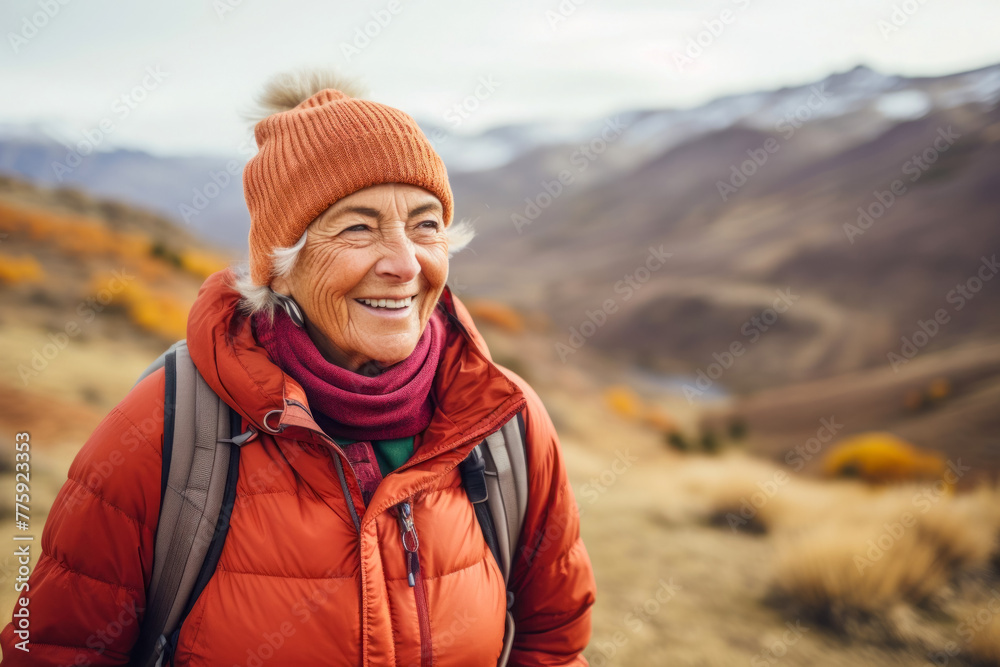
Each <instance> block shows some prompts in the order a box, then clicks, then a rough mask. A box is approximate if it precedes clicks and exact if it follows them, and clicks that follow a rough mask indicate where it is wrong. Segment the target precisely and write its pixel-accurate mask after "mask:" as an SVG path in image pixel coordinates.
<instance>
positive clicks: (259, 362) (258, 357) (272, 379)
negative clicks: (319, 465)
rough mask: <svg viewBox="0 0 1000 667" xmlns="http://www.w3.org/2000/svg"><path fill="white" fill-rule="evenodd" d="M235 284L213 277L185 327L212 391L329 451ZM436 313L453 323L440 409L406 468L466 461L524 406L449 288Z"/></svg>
mask: <svg viewBox="0 0 1000 667" xmlns="http://www.w3.org/2000/svg"><path fill="white" fill-rule="evenodd" d="M234 278H235V275H234V273H233V271H232V269H228V268H227V269H224V270H222V271H219V272H217V273H214V274H212V275H211V276H209V277H208V278H207V279H206V280H205V282H204V284H203V285H202V287H201V289H200V290H199V292H198V296H197V298H196V300H195V303H194V305H193V306H192V308H191V312H190V315H189V317H188V324H187V343H188V350H189V352H190V354H191V359H192V360H193V361H194V364H195V366H196V367H197V368H198V371H199V372H200V373H201V375H202V377H204V379H205V381H206V382H207V383H208V385H209V386H210V387H211V388H212V390H213V391H215V393H216V394H218V395H219V396H220V397H221V398H222V399H223V400H224V401H225V402H226V403H227V404H229V405H230V406H231V407H232V408H233V409H234V410H236V411H237V412H238V413H240V414H241V415H242V416H243V417H244V418H245V419H246V420H247V421H248V422H249V423H250V424H251V425H253V427H254V428H256V429H257V430H258V431H265V432H268V433H272V434H273V433H276V432H281V433H283V434H286V435H288V436H289V437H293V436H292V433H293V432H294V433H295V434H296V435H295V436H294V437H298V434H301V433H302V432H301V431H299V430H298V429H294V431H292V430H289V429H291V428H292V427H301V428H302V429H305V430H306V431H308V432H309V439H310V440H313V441H314V442H326V443H327V444H330V443H331V441H330V440H329V439H328V438H326V437H325V436H323V435H322V430H321V429H320V428H319V426H318V425H317V424H316V422H315V420H314V419H313V417H312V414H311V413H310V411H309V402H308V399H307V398H306V395H305V391H304V390H303V388H302V386H301V385H300V384H299V383H298V382H296V381H295V380H294V379H293V378H292V377H291V376H289V375H287V374H286V373H285V372H284V371H282V370H281V368H279V367H278V366H277V365H276V364H275V363H274V362H272V361H271V358H270V356H269V355H268V353H267V351H266V350H265V349H264V348H263V347H261V346H260V345H258V344H257V341H256V340H255V339H254V337H253V333H252V331H251V327H250V319H249V318H248V317H247V316H246V315H245V314H244V313H243V312H242V311H240V310H239V308H238V303H239V299H240V295H239V292H237V291H236V289H235V288H234V287H233V280H234ZM437 307H438V308H443V309H444V311H445V313H446V314H447V319H448V322H449V327H448V332H447V334H446V337H445V343H444V348H443V349H442V352H441V358H440V360H439V362H438V367H437V372H436V373H435V378H434V384H433V389H432V391H433V393H434V397H435V401H436V405H437V408H436V410H435V414H434V417H433V418H432V420H431V424H430V426H428V427H427V430H426V431H424V437H423V444H422V445H421V448H420V451H419V452H417V453H415V454H414V456H413V457H412V458H411V460H410V461H407V463H406V464H404V467H413V466H416V465H417V464H420V463H422V462H424V461H427V460H429V459H433V458H434V457H437V456H439V455H440V454H443V453H445V452H447V451H449V450H452V449H455V450H459V449H460V450H461V451H460V452H458V451H456V454H459V455H460V456H461V458H464V455H465V454H467V453H468V450H470V449H472V447H474V446H475V444H476V443H478V442H479V440H481V439H482V437H485V435H488V434H489V433H492V432H493V431H495V430H497V429H498V428H499V427H500V426H502V425H503V423H504V422H506V421H507V419H509V418H510V416H512V415H513V413H514V412H517V411H518V410H520V409H521V408H523V406H524V405H525V403H526V400H525V398H524V394H523V392H522V391H521V389H520V388H519V387H518V386H517V385H516V384H514V383H513V382H512V381H511V380H510V379H509V378H508V377H507V376H506V375H505V374H504V373H503V372H502V371H501V370H500V369H498V368H497V367H496V365H494V364H493V361H492V357H491V356H490V353H489V350H488V349H487V347H486V344H485V342H484V340H483V338H482V336H481V335H480V333H479V331H478V330H477V329H476V328H475V324H474V323H473V321H472V318H471V316H470V315H469V312H468V310H467V309H466V308H465V305H464V304H462V302H461V301H460V300H459V299H458V298H457V297H456V296H455V295H454V294H453V293H452V292H451V288H449V287H447V286H445V288H444V291H443V293H442V295H441V298H440V299H439V300H438V306H437ZM480 432H481V435H479V434H480ZM470 438H474V439H473V440H471V441H470ZM451 458H452V457H448V459H449V461H450V459H451ZM461 458H459V459H458V460H461ZM455 464H456V465H457V460H456V461H455ZM452 467H453V466H452Z"/></svg>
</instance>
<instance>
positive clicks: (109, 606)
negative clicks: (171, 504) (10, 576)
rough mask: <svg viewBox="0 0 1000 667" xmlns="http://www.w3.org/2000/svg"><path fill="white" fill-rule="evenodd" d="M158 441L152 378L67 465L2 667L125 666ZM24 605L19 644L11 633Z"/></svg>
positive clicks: (138, 606)
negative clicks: (23, 630)
mask: <svg viewBox="0 0 1000 667" xmlns="http://www.w3.org/2000/svg"><path fill="white" fill-rule="evenodd" d="M162 435H163V372H162V371H158V372H156V373H153V374H152V375H150V376H149V377H147V378H145V379H144V380H143V381H142V382H141V383H140V384H139V385H138V386H137V387H136V388H135V389H133V390H132V391H131V392H130V393H129V395H128V396H127V397H126V398H125V399H124V400H123V401H122V402H121V403H119V404H118V406H116V407H115V408H114V409H113V410H112V411H111V412H110V413H109V414H108V415H107V416H106V417H105V418H104V419H103V420H102V421H101V423H100V424H99V425H98V426H97V428H96V429H95V430H94V432H93V433H92V434H91V436H90V438H89V439H88V440H87V442H86V443H85V444H84V446H83V448H82V449H81V450H80V451H79V453H78V454H77V456H76V458H75V459H74V460H73V463H72V465H71V467H70V469H69V474H68V479H67V480H66V482H65V484H64V485H63V487H62V489H61V490H60V491H59V494H58V495H57V497H56V500H55V502H54V504H53V506H52V510H51V512H50V514H49V517H48V519H47V520H46V522H45V527H44V529H43V530H42V539H41V544H40V545H39V544H38V543H37V541H36V542H34V543H31V544H32V548H33V549H35V548H39V547H40V548H41V555H40V556H39V559H38V562H37V564H36V565H35V568H34V570H33V571H32V572H31V574H30V576H29V578H28V588H27V589H25V590H23V591H22V592H21V593H20V599H19V600H18V602H17V603H16V604H15V607H14V615H13V617H12V619H13V620H12V622H11V623H9V624H7V626H6V627H4V628H3V631H2V632H0V646H2V648H3V661H2V663H0V664H2V665H3V667H20V666H21V665H25V666H27V665H30V666H32V667H48V666H53V667H54V666H55V665H95V666H97V665H100V666H104V665H125V664H127V663H128V660H129V652H130V650H131V648H132V646H133V644H134V643H135V641H136V638H137V637H138V630H139V622H140V621H141V616H142V610H143V608H144V606H145V589H146V584H147V583H148V581H149V578H150V575H151V573H152V556H153V538H154V534H155V530H156V521H157V518H158V515H159V505H160V469H161V451H162ZM25 601H26V602H27V604H26V605H24V607H25V608H26V609H27V626H28V627H27V632H28V634H27V636H25V635H24V634H19V633H18V630H19V629H20V627H21V624H20V623H19V621H20V619H21V618H22V617H21V616H19V615H18V611H19V610H20V609H21V607H22V605H21V603H22V602H25ZM22 613H23V612H22ZM25 638H27V639H28V643H27V644H21V646H22V647H23V648H19V647H18V646H17V645H18V644H20V643H21V642H22V641H23V640H24V639H25ZM24 648H26V649H27V650H24Z"/></svg>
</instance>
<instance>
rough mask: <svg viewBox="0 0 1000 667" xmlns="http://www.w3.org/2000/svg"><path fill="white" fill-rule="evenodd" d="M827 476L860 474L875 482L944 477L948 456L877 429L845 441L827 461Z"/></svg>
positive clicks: (861, 477)
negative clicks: (945, 458) (916, 445)
mask: <svg viewBox="0 0 1000 667" xmlns="http://www.w3.org/2000/svg"><path fill="white" fill-rule="evenodd" d="M823 468H824V471H825V472H826V474H827V475H830V476H833V477H858V478H860V479H862V480H864V481H867V482H871V483H873V484H885V483H891V482H910V481H919V480H935V479H940V478H941V476H942V475H943V474H944V472H945V462H944V459H943V458H942V457H941V456H940V455H939V454H937V453H935V452H927V451H922V450H920V449H918V448H916V447H914V446H913V445H911V444H910V443H908V442H906V441H905V440H902V439H900V438H897V437H896V436H894V435H893V434H891V433H887V432H883V431H875V432H869V433H862V434H859V435H856V436H852V437H849V438H846V439H844V440H841V441H840V442H839V443H837V444H836V445H834V446H833V447H832V448H831V450H830V452H829V453H828V454H827V456H826V458H825V459H824V461H823Z"/></svg>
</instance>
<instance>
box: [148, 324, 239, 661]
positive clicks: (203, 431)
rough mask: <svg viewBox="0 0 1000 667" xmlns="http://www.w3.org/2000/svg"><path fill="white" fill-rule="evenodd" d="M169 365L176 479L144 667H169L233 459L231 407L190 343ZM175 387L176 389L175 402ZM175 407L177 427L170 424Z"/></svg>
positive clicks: (166, 498)
mask: <svg viewBox="0 0 1000 667" xmlns="http://www.w3.org/2000/svg"><path fill="white" fill-rule="evenodd" d="M155 363H156V362H154V364H155ZM163 365H164V366H165V370H166V373H167V381H166V393H167V395H166V396H165V397H164V399H165V406H164V407H165V409H164V451H165V454H164V458H165V459H166V456H167V454H166V452H169V471H168V473H167V485H166V488H165V489H164V492H163V498H162V503H161V506H160V515H159V520H158V523H157V527H156V542H155V549H154V555H153V574H152V578H151V580H150V585H149V588H148V589H147V597H146V606H145V614H144V616H143V621H142V628H141V630H140V634H139V639H138V640H137V642H136V644H135V647H134V648H133V652H132V656H133V659H132V663H131V664H132V665H135V666H136V667H152V666H153V665H159V664H160V663H161V662H162V655H163V648H164V646H165V645H166V643H167V638H169V637H170V635H171V634H172V633H173V631H174V630H175V629H176V627H177V625H178V622H179V621H180V619H181V616H182V614H183V611H184V607H185V604H186V603H187V601H188V598H189V597H190V595H191V591H192V590H193V589H194V587H195V582H196V580H197V578H198V573H199V571H200V569H201V566H202V562H203V561H204V560H205V555H206V553H207V551H208V547H209V545H210V544H211V542H212V536H213V534H214V533H215V530H216V523H217V522H218V519H219V514H220V509H221V507H222V501H223V495H224V493H225V487H226V479H227V477H228V468H229V459H230V446H231V445H227V444H225V443H222V444H219V442H218V441H219V440H222V439H226V438H229V437H230V433H229V431H230V424H229V413H228V410H227V406H226V404H225V403H224V402H223V401H222V400H221V399H220V398H219V397H218V396H217V395H216V394H215V392H213V391H212V389H211V388H210V387H209V386H208V384H207V383H206V382H205V380H204V379H202V377H201V375H200V374H199V373H198V370H197V369H196V368H195V365H194V363H193V362H192V361H191V357H190V355H189V354H188V350H187V345H186V344H185V341H180V342H179V343H177V344H175V345H174V346H171V348H170V350H168V353H166V354H165V355H164V364H163ZM171 387H175V388H176V389H175V391H174V392H173V395H171ZM171 403H173V410H172V412H173V419H172V421H171V423H170V424H168V423H167V422H168V420H169V415H170V414H171V410H170V404H171ZM171 427H172V428H171ZM171 430H172V442H168V438H169V437H170V431H171ZM164 464H165V465H167V464H168V461H167V460H164Z"/></svg>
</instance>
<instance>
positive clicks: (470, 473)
mask: <svg viewBox="0 0 1000 667" xmlns="http://www.w3.org/2000/svg"><path fill="white" fill-rule="evenodd" d="M525 440H526V438H525V427H524V416H523V415H522V414H521V413H520V412H518V413H517V414H516V415H515V416H514V418H512V419H510V420H509V421H508V422H507V423H506V424H504V425H503V426H502V427H501V428H500V430H499V431H497V432H495V433H492V434H490V435H488V436H486V439H485V440H483V441H482V442H481V443H479V444H478V445H476V447H475V448H473V449H472V451H471V452H470V453H469V456H468V458H466V460H465V461H463V462H462V463H461V464H460V468H459V469H460V471H461V473H462V483H463V486H465V491H466V493H467V494H468V496H469V500H470V501H471V502H472V504H473V507H474V509H475V512H476V518H477V519H478V520H479V526H480V528H482V531H483V537H484V538H485V539H486V544H487V545H488V546H489V548H490V551H491V552H492V553H493V558H494V560H496V562H497V564H498V565H499V566H500V571H501V572H502V573H503V579H504V583H506V584H508V585H509V583H510V573H511V571H512V569H513V563H514V557H515V555H516V553H515V551H516V549H517V545H518V541H519V540H520V535H521V527H522V526H523V525H524V515H525V512H526V511H527V508H528V466H527V456H526V454H525ZM498 526H499V527H500V529H499V530H498V529H497V527H498ZM513 607H514V594H513V592H512V591H511V590H510V589H509V588H508V590H507V618H506V621H505V626H504V639H503V650H502V651H501V653H500V659H499V661H498V662H497V665H498V666H499V667H504V665H506V664H507V661H508V660H509V658H510V652H511V649H512V648H513V646H514V614H513Z"/></svg>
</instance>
